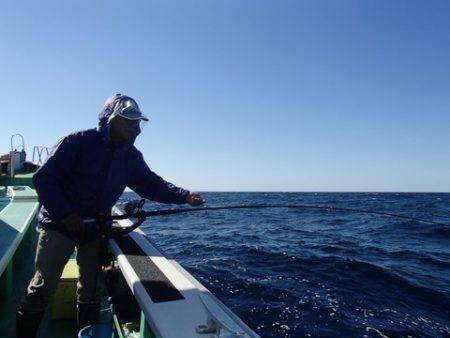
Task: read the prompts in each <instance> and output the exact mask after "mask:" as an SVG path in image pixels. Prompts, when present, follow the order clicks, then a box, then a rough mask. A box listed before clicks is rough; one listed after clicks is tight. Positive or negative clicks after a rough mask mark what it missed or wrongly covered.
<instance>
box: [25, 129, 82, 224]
mask: <svg viewBox="0 0 450 338" xmlns="http://www.w3.org/2000/svg"><path fill="white" fill-rule="evenodd" d="M79 146H80V145H79V140H77V138H76V136H75V135H69V136H67V137H65V138H63V139H62V140H61V141H59V143H58V144H57V145H56V146H55V148H54V149H53V151H52V153H51V155H50V156H49V157H48V159H47V161H46V162H45V163H44V165H43V166H42V167H41V168H39V170H38V171H37V172H36V174H35V175H34V176H33V183H34V186H35V187H36V191H37V193H38V196H39V201H40V202H41V203H42V204H43V205H44V207H45V209H47V211H48V212H49V214H50V216H51V217H52V218H53V219H54V220H62V219H64V218H65V217H66V216H68V215H70V214H71V213H73V212H74V211H75V208H74V206H73V205H72V204H71V203H70V202H69V201H68V200H67V197H66V195H65V194H64V180H65V179H66V178H67V176H68V173H69V171H70V170H71V168H72V167H73V166H74V165H75V162H76V158H77V153H78V148H79Z"/></svg>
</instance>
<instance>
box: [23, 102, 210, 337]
mask: <svg viewBox="0 0 450 338" xmlns="http://www.w3.org/2000/svg"><path fill="white" fill-rule="evenodd" d="M99 118H100V122H99V127H98V128H93V129H88V130H84V131H80V132H76V133H73V134H70V135H69V136H66V137H64V138H63V139H62V140H61V141H60V142H59V143H58V144H57V145H56V147H55V148H54V150H53V152H52V154H51V155H50V156H49V158H48V159H47V161H46V162H45V164H44V165H43V166H42V167H41V168H40V169H39V170H38V171H37V172H36V174H35V175H34V177H33V183H34V185H35V187H36V190H37V193H38V195H39V200H40V202H41V203H42V208H41V210H40V213H39V228H40V233H39V239H38V244H37V249H36V260H35V267H36V271H35V274H34V277H33V278H32V280H31V281H30V284H29V286H28V288H27V292H26V295H25V297H24V299H23V300H22V304H21V306H20V307H19V309H18V311H17V314H16V331H17V337H18V338H25V337H26V338H32V337H35V336H36V332H37V330H38V327H39V324H40V322H41V319H42V316H43V313H44V311H45V309H46V307H47V305H48V303H49V301H50V298H51V296H52V295H53V293H54V292H55V290H56V287H57V285H58V281H59V278H60V277H61V274H62V271H63V269H64V266H65V264H66V263H67V261H68V260H69V258H70V256H71V255H72V253H73V251H74V249H75V247H76V248H77V263H78V266H79V276H80V277H79V279H78V284H77V322H78V327H79V328H82V327H84V326H86V325H89V324H94V323H96V322H97V321H98V317H99V308H100V304H99V298H98V294H97V290H96V289H97V278H98V271H99V268H100V258H99V251H100V250H99V248H100V240H99V239H98V238H96V239H93V240H90V241H86V234H87V233H88V230H92V229H89V225H90V224H89V223H87V224H85V223H84V221H83V220H84V219H88V218H95V217H98V216H99V215H102V214H103V215H106V214H110V213H111V208H112V207H113V206H114V204H115V203H116V202H117V200H118V199H119V197H120V196H121V195H122V193H123V191H124V189H125V187H129V188H131V189H132V190H134V191H135V192H136V193H137V194H139V195H140V196H141V197H143V198H147V199H150V200H153V201H157V202H162V203H176V204H182V203H188V204H190V205H192V206H196V205H200V204H202V203H204V200H203V198H202V197H201V196H200V195H199V194H197V193H192V192H190V191H188V190H184V189H182V188H179V187H176V186H175V185H173V184H171V183H168V182H166V181H165V180H163V179H162V178H161V177H160V176H158V175H157V174H155V173H154V172H153V171H151V170H150V168H149V167H148V166H147V164H146V163H145V161H144V158H143V156H142V154H141V152H140V151H139V150H137V149H136V147H135V146H134V145H133V143H134V141H135V139H136V137H137V136H138V135H139V134H140V132H141V124H142V123H143V122H145V121H148V118H147V117H146V116H145V115H144V114H143V113H142V112H141V110H140V108H139V106H138V105H137V103H136V101H135V100H134V99H132V98H131V97H129V96H126V95H122V94H114V95H112V96H111V97H110V98H108V100H107V101H106V102H105V106H104V107H103V110H102V111H101V113H100V115H99Z"/></svg>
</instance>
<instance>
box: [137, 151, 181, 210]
mask: <svg viewBox="0 0 450 338" xmlns="http://www.w3.org/2000/svg"><path fill="white" fill-rule="evenodd" d="M131 162H132V168H131V171H130V175H129V182H128V187H130V188H131V189H132V190H134V191H135V192H136V193H137V194H139V196H141V197H143V198H147V199H150V200H153V201H156V202H162V203H176V204H183V203H186V196H187V195H188V194H189V191H188V190H185V189H183V188H179V187H177V186H175V185H173V184H172V183H169V182H166V181H164V180H163V179H162V178H161V177H160V176H158V175H157V174H155V173H154V172H153V171H151V170H150V168H149V167H148V165H147V163H145V161H144V158H143V156H142V154H141V153H140V152H139V151H138V150H136V153H135V157H134V159H133V160H132V161H131Z"/></svg>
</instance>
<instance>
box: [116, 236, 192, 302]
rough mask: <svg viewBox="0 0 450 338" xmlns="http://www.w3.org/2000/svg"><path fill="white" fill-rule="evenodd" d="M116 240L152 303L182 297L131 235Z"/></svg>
mask: <svg viewBox="0 0 450 338" xmlns="http://www.w3.org/2000/svg"><path fill="white" fill-rule="evenodd" d="M116 241H117V244H118V245H119V247H120V249H121V250H122V252H123V253H124V255H125V256H126V257H127V259H128V262H129V263H130V265H131V267H132V268H133V269H134V271H135V272H136V275H137V276H138V278H139V279H140V281H141V282H142V284H143V286H144V288H145V290H146V291H147V293H148V295H149V296H150V298H151V299H152V301H153V302H154V303H162V302H170V301H173V300H180V299H184V297H183V295H182V294H181V293H180V291H178V289H177V288H176V287H175V286H174V285H173V284H172V283H171V282H170V281H169V280H168V279H167V277H166V276H165V275H164V274H163V273H162V271H161V270H160V269H159V268H158V267H157V266H156V265H155V263H153V261H152V260H151V259H150V258H149V257H148V255H147V254H146V253H145V252H144V251H143V250H142V249H141V248H140V247H139V245H138V244H137V243H136V242H135V241H134V240H133V239H132V238H131V237H129V236H125V237H122V238H120V239H118V240H116Z"/></svg>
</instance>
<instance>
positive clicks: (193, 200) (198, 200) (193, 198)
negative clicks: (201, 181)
mask: <svg viewBox="0 0 450 338" xmlns="http://www.w3.org/2000/svg"><path fill="white" fill-rule="evenodd" d="M186 203H188V204H190V205H192V206H193V207H195V206H197V205H201V204H203V203H205V200H204V199H203V197H202V196H200V194H197V193H196V192H190V193H189V194H188V195H187V196H186Z"/></svg>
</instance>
